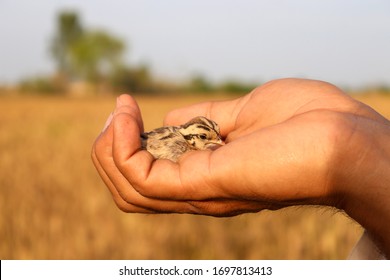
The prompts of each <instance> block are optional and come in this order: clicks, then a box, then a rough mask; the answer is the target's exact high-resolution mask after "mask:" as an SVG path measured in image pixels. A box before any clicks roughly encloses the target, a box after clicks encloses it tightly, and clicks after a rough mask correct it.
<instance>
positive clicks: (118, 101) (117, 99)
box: [116, 96, 123, 108]
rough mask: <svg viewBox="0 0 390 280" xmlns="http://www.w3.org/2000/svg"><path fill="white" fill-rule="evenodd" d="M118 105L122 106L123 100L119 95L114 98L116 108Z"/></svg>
mask: <svg viewBox="0 0 390 280" xmlns="http://www.w3.org/2000/svg"><path fill="white" fill-rule="evenodd" d="M120 106H123V102H122V101H121V99H120V97H119V96H118V97H117V98H116V107H117V108H118V107H120Z"/></svg>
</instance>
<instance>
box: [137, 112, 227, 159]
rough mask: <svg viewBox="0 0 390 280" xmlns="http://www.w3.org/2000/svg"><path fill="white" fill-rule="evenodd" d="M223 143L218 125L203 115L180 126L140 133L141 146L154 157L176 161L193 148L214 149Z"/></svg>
mask: <svg viewBox="0 0 390 280" xmlns="http://www.w3.org/2000/svg"><path fill="white" fill-rule="evenodd" d="M223 144H224V143H223V141H222V139H221V135H220V132H219V127H218V125H217V124H216V123H215V122H214V121H212V120H209V119H207V118H205V117H196V118H193V119H191V120H190V121H189V122H187V123H185V124H183V125H181V126H165V127H160V128H156V129H154V130H152V131H150V132H144V133H142V134H141V147H142V149H144V150H147V151H148V152H149V153H151V154H152V155H153V156H154V158H156V159H169V160H171V161H174V162H177V161H178V159H179V158H180V156H181V155H183V154H184V153H186V152H188V151H194V150H214V149H216V148H218V147H220V146H222V145H223Z"/></svg>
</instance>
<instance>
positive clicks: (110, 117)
mask: <svg viewBox="0 0 390 280" xmlns="http://www.w3.org/2000/svg"><path fill="white" fill-rule="evenodd" d="M113 116H114V114H113V113H111V114H110V115H109V116H108V118H107V120H106V123H105V124H104V127H103V130H102V133H103V132H104V131H106V129H107V127H108V126H109V125H110V123H111V121H112V118H113Z"/></svg>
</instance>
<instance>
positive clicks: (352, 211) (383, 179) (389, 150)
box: [341, 121, 390, 258]
mask: <svg viewBox="0 0 390 280" xmlns="http://www.w3.org/2000/svg"><path fill="white" fill-rule="evenodd" d="M347 146H348V152H347V153H346V154H344V155H345V159H344V162H343V164H344V166H342V167H341V168H342V169H343V170H341V172H344V178H343V180H342V182H343V184H344V188H345V190H346V191H345V193H344V194H343V197H344V198H343V200H342V202H341V205H342V208H343V209H344V210H345V212H346V213H347V214H348V215H349V216H350V217H352V218H353V219H355V220H356V221H357V222H358V223H360V224H361V225H362V226H363V227H364V228H365V229H366V230H367V232H368V233H369V235H370V236H371V238H372V239H373V241H374V242H375V243H376V244H377V246H378V247H379V248H380V250H381V251H382V253H384V254H385V255H386V256H387V258H390V238H389V237H390V125H389V124H388V123H387V124H386V123H382V122H380V123H378V122H375V121H365V122H364V123H359V125H357V126H356V127H355V131H354V132H353V136H352V137H351V138H350V141H349V142H348V143H347ZM358 147H360V148H358ZM355 148H356V149H355Z"/></svg>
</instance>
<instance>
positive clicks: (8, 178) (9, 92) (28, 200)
mask: <svg viewBox="0 0 390 280" xmlns="http://www.w3.org/2000/svg"><path fill="white" fill-rule="evenodd" d="M389 15H390V2H389V1H387V0H370V1H369V0H362V1H353V0H346V1H336V0H330V1H310V0H295V1H287V0H284V1H283V0H276V1H265V0H264V1H254V0H242V1H230V0H214V1H205V0H188V1H179V0H176V1H175V0H167V1H160V2H158V1H140V0H139V1H135V0H130V1H119V0H111V1H101V0H96V1H84V2H82V3H81V2H80V1H71V0H69V1H66V0H55V1H52V0H41V1H28V0H19V1H11V0H0V259H345V258H346V257H347V256H348V253H349V251H350V250H351V248H352V247H353V245H354V243H355V242H356V241H357V239H358V238H359V236H360V234H361V232H362V230H361V228H360V227H359V225H358V224H356V223H355V222H354V221H353V220H351V219H350V218H348V217H347V216H346V215H345V214H343V213H340V212H338V211H336V210H334V209H324V208H317V207H293V208H288V209H284V210H281V211H276V212H273V211H263V212H261V213H257V214H245V215H240V216H237V217H233V218H211V217H202V216H191V215H176V214H172V215H156V216H155V215H139V214H125V213H122V212H120V211H119V210H118V209H117V208H116V206H115V204H114V203H113V201H112V199H111V196H110V194H109V192H108V191H107V189H106V187H105V186H104V184H103V183H102V181H101V180H100V178H99V177H98V175H97V172H96V171H95V169H94V167H93V165H92V162H91V160H90V150H91V147H92V143H93V141H94V139H95V138H96V136H97V135H98V134H99V132H100V130H101V129H102V126H103V124H104V121H105V119H106V118H107V117H108V115H109V114H110V112H111V111H112V109H113V107H114V103H115V97H116V96H117V95H118V94H120V93H124V92H128V93H131V94H133V95H134V96H135V97H136V99H137V101H138V102H139V105H140V107H141V111H142V114H143V118H144V121H145V127H146V129H147V130H150V129H153V128H155V127H158V126H160V125H161V124H162V119H163V117H164V115H165V114H166V113H167V112H169V111H170V110H172V109H174V108H177V107H181V106H185V105H188V104H192V103H195V102H201V101H206V100H211V99H212V100H225V99H230V98H234V97H237V96H240V95H243V94H245V93H248V92H249V91H250V90H251V89H253V88H254V87H255V86H258V85H261V84H262V83H264V82H266V81H268V80H271V79H275V78H282V77H302V78H311V79H320V80H325V81H328V82H331V83H333V84H335V85H337V86H339V87H341V88H342V89H344V90H345V91H346V92H347V93H348V94H351V95H352V96H353V97H354V98H356V99H359V100H361V101H362V102H365V103H367V104H368V105H370V106H372V107H373V108H374V109H376V110H377V111H379V112H380V113H382V114H383V115H385V116H386V117H387V118H389V117H390V55H389V51H388V50H389V49H390V16H389Z"/></svg>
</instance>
